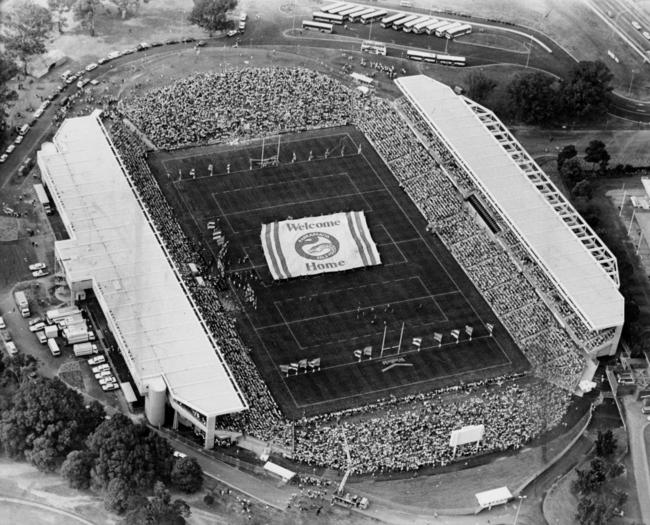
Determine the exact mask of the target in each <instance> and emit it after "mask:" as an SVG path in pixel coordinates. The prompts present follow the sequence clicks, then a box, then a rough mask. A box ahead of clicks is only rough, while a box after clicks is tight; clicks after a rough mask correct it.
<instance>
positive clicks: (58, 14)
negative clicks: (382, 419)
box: [47, 0, 75, 34]
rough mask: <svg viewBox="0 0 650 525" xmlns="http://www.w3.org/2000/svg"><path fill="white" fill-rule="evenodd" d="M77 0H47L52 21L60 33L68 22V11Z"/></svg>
mask: <svg viewBox="0 0 650 525" xmlns="http://www.w3.org/2000/svg"><path fill="white" fill-rule="evenodd" d="M74 3H75V0H47V5H48V7H49V8H50V12H51V13H52V21H53V22H54V23H55V24H56V27H57V29H58V31H59V34H61V33H63V29H64V28H65V24H66V12H67V11H68V10H69V9H70V8H71V7H72V6H73V5H74Z"/></svg>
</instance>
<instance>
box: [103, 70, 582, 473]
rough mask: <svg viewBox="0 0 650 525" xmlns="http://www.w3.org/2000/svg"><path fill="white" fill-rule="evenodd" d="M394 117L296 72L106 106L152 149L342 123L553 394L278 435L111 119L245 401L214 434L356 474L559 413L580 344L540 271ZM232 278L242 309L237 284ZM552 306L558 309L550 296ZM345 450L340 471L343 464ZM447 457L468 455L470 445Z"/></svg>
mask: <svg viewBox="0 0 650 525" xmlns="http://www.w3.org/2000/svg"><path fill="white" fill-rule="evenodd" d="M397 109H398V111H396V110H395V107H394V106H393V105H391V104H390V103H388V102H386V101H384V100H380V99H374V98H370V99H368V98H360V97H359V96H358V94H356V93H355V92H354V90H351V89H348V88H346V87H344V86H343V85H341V84H339V83H338V82H335V81H334V80H332V79H330V78H329V77H326V76H323V75H321V74H319V73H315V72H313V71H309V70H306V69H300V68H268V69H260V68H250V69H242V70H237V71H232V72H228V73H222V74H200V75H196V76H194V77H191V78H188V79H184V80H180V81H178V82H176V83H174V84H172V85H170V86H166V87H161V88H159V89H157V90H154V91H152V92H150V93H148V94H147V95H145V96H141V97H137V98H135V99H131V100H127V101H125V102H123V103H120V106H119V111H121V112H122V113H123V114H124V115H126V116H128V118H129V119H130V120H131V121H132V122H133V123H134V124H135V125H136V126H137V127H138V128H139V130H140V131H141V132H143V133H144V134H145V135H146V136H148V138H149V139H151V140H152V141H153V142H154V143H155V144H157V145H158V146H159V147H162V148H165V149H174V148H179V147H184V146H187V145H190V144H196V143H205V142H207V141H220V142H229V141H234V140H237V139H240V138H249V137H250V138H253V137H259V136H262V135H264V134H269V133H278V132H282V131H300V130H304V129H313V128H318V127H330V126H336V125H342V124H349V123H354V124H356V125H357V126H358V127H359V128H360V129H361V130H362V131H363V132H364V134H365V135H366V137H367V138H368V139H369V140H370V141H371V143H372V144H373V146H374V147H375V150H376V151H377V153H378V154H379V155H380V156H381V157H382V158H383V159H384V161H385V162H386V164H387V165H388V166H389V167H390V168H391V170H392V172H393V174H394V175H395V177H396V178H397V180H398V182H399V185H400V187H401V188H402V189H403V190H404V191H405V192H406V193H407V194H408V195H409V196H410V198H411V199H412V200H413V202H414V203H415V205H416V206H417V207H418V209H419V210H420V212H421V213H422V214H423V216H424V217H425V218H426V220H427V222H428V224H429V228H428V229H429V230H430V231H432V232H435V233H436V235H438V236H439V237H440V239H441V240H442V241H443V242H444V243H445V244H446V245H447V246H448V248H449V249H450V251H451V253H452V254H453V255H454V257H455V258H456V259H457V260H458V262H459V263H460V264H461V266H462V267H463V268H464V269H465V270H466V272H467V274H468V275H469V276H470V278H471V279H472V280H473V282H474V283H475V284H476V286H477V288H478V289H479V291H481V292H482V293H483V295H484V297H486V300H488V302H489V303H490V304H491V305H492V307H493V308H494V310H495V312H496V313H497V314H498V315H499V317H500V319H501V320H502V322H503V324H504V325H505V326H506V328H507V329H508V330H509V331H510V333H511V334H512V335H513V337H514V338H515V339H516V340H517V342H518V343H519V345H520V347H521V348H522V350H523V352H524V353H525V355H526V356H527V358H528V359H529V361H530V362H531V363H532V365H533V367H534V369H535V371H536V372H537V374H538V375H539V376H541V377H543V378H546V379H547V380H549V381H551V382H553V383H555V384H557V385H559V386H562V387H563V388H564V389H565V390H560V389H552V388H548V385H547V384H545V383H544V382H542V381H538V380H536V379H532V378H531V379H526V380H524V381H520V382H518V381H512V380H511V379H510V378H501V379H500V380H498V381H497V380H485V381H481V382H478V383H475V384H472V385H469V386H468V385H458V386H455V387H451V388H448V389H445V390H444V391H436V392H429V393H427V394H419V395H417V396H409V397H407V398H402V399H395V398H390V399H388V400H382V401H379V402H376V403H373V404H371V405H366V406H363V407H358V408H355V409H350V410H347V411H343V412H338V413H333V414H328V415H324V416H317V417H313V418H310V419H303V420H302V421H301V422H300V424H299V425H298V426H297V428H295V431H294V432H291V429H292V426H291V424H290V423H289V422H287V421H286V420H285V419H284V418H283V416H282V414H281V413H280V410H279V409H278V407H277V405H276V403H275V401H274V400H273V398H272V396H271V394H270V392H269V390H268V388H267V386H266V385H265V383H264V381H263V380H262V378H261V376H260V375H259V372H258V371H257V369H256V367H255V365H254V363H253V362H252V360H251V358H250V356H249V349H248V348H246V346H245V345H244V344H243V343H242V341H241V339H240V338H239V336H238V334H237V331H236V330H235V327H234V324H233V321H232V319H231V317H230V316H228V315H226V314H225V312H224V309H223V307H222V305H221V302H220V299H219V293H218V291H217V290H218V287H217V286H216V284H217V283H216V282H215V281H214V279H215V278H214V277H211V276H210V275H206V276H205V279H206V281H207V282H208V284H210V286H198V285H197V284H196V281H195V279H194V278H193V276H192V275H191V273H190V272H189V270H188V269H187V263H188V262H195V263H196V264H198V265H199V266H200V267H209V265H210V262H209V261H206V260H204V259H203V256H202V255H201V251H200V248H199V247H198V246H195V245H193V244H192V242H191V241H189V240H188V239H187V237H186V236H185V235H184V234H183V232H182V230H181V228H180V226H179V224H178V223H177V222H176V220H175V218H174V213H173V211H172V209H171V207H170V206H169V205H168V204H167V202H166V200H165V198H164V197H163V195H162V192H161V190H160V188H159V187H158V185H157V183H156V181H155V179H154V178H153V175H152V174H151V172H150V171H149V168H148V166H147V163H146V161H145V156H146V154H145V152H144V149H143V147H142V146H141V144H140V142H139V141H138V139H136V138H135V136H134V135H132V134H131V133H130V132H128V131H127V130H126V129H125V128H124V127H123V126H122V125H121V124H120V123H119V122H116V123H115V124H114V125H113V129H112V135H113V139H114V141H115V143H116V145H117V147H118V150H119V151H120V154H121V156H122V159H123V161H124V163H125V165H126V168H127V170H128V172H129V174H130V176H131V178H132V180H133V183H134V185H135V187H136V188H137V191H138V193H139V196H140V198H141V200H142V201H143V203H144V206H145V208H146V209H147V210H148V213H149V215H150V216H151V218H152V220H153V221H154V222H155V223H156V226H157V229H158V231H159V232H160V233H161V235H162V237H163V240H164V243H165V245H166V248H167V250H168V252H169V254H170V256H171V258H172V259H173V260H174V262H175V265H176V268H177V270H178V272H179V274H180V275H181V277H182V279H183V281H184V282H185V284H186V286H187V288H188V290H189V292H190V294H191V296H192V298H193V300H194V301H195V303H196V304H197V305H198V306H199V308H200V311H201V313H202V315H203V317H204V318H205V319H206V321H207V323H208V325H209V326H210V329H211V330H212V332H213V335H214V336H215V338H216V340H217V341H218V344H219V345H220V352H221V354H222V355H223V358H224V359H225V361H226V362H227V364H228V365H229V368H230V369H231V370H232V373H233V374H234V376H235V378H236V380H237V382H238V383H239V385H240V387H241V388H242V390H243V392H244V395H245V396H246V399H247V401H248V402H249V406H250V409H249V410H247V411H245V412H243V413H241V414H237V415H231V416H225V417H222V418H219V421H218V422H217V425H218V427H219V428H224V429H230V430H235V431H243V432H245V433H246V434H249V435H253V436H255V437H258V438H260V439H263V440H267V441H271V440H273V439H274V438H275V439H276V440H277V436H281V437H280V442H282V443H284V444H286V443H288V442H290V441H291V442H292V443H293V448H294V457H295V458H296V459H298V460H301V461H304V462H306V463H309V464H312V465H318V466H327V467H331V468H334V469H342V470H345V469H346V468H348V467H350V466H351V467H352V469H353V471H354V472H357V473H369V472H373V473H377V472H384V471H387V470H411V469H417V468H420V467H422V466H426V465H432V466H436V465H445V464H447V463H449V461H451V459H452V458H451V449H450V448H449V447H448V439H449V432H450V431H451V430H453V429H456V428H459V427H461V426H463V425H469V424H477V423H484V424H485V425H486V435H485V439H484V441H483V442H482V444H481V446H480V451H481V452H488V451H497V450H506V449H512V448H519V447H521V446H523V445H524V444H525V443H526V442H527V441H529V440H530V439H531V438H534V437H535V436H538V435H539V434H540V433H542V432H544V431H545V430H548V429H550V428H551V427H553V426H554V425H556V424H557V423H558V421H559V419H561V417H562V416H563V415H564V413H565V412H566V407H567V404H568V401H569V397H570V396H569V394H568V393H567V390H568V391H571V390H573V388H575V386H576V384H577V380H578V379H579V377H580V374H581V371H582V368H583V365H584V360H583V357H582V354H581V350H580V348H579V347H578V346H577V345H576V343H575V342H574V341H572V339H571V337H569V335H568V334H567V331H566V330H564V329H562V327H561V326H560V325H559V324H558V323H557V321H556V320H555V318H554V316H553V315H552V314H551V313H550V310H548V308H547V307H546V306H545V304H544V302H543V301H542V300H541V299H540V296H539V295H538V294H539V292H540V291H539V288H538V287H537V281H536V280H535V279H541V278H540V277H539V275H537V274H535V275H536V277H531V276H530V275H529V274H530V273H532V272H535V270H537V273H538V274H541V275H542V276H543V275H544V274H543V272H541V271H540V270H539V268H537V267H536V265H534V264H533V262H532V261H530V259H528V260H526V258H525V253H526V252H525V250H524V249H523V246H521V245H520V243H519V242H518V241H517V238H516V236H514V235H513V234H512V233H511V232H509V230H508V228H507V227H505V225H504V235H503V237H502V239H501V240H502V241H503V243H497V242H494V241H493V240H492V239H491V238H490V236H489V235H488V234H487V233H486V232H485V230H483V229H482V228H481V227H480V226H479V225H478V224H477V222H476V220H475V219H474V218H473V217H472V216H471V214H470V213H469V212H468V211H467V208H466V207H465V205H464V198H465V197H467V195H468V194H470V193H472V192H476V188H475V187H474V184H473V182H472V180H471V178H470V177H469V176H468V174H467V172H466V171H465V170H464V169H463V168H462V166H461V165H460V163H459V161H458V160H457V159H456V158H455V157H454V156H453V155H452V154H451V153H450V152H449V151H448V149H447V148H446V147H445V146H444V144H442V142H441V141H440V139H439V138H438V137H437V136H436V135H435V134H434V133H433V132H432V131H431V130H430V129H429V128H428V127H427V126H426V125H425V124H424V123H423V121H422V119H421V118H420V117H419V115H417V113H416V112H415V110H414V109H413V108H412V107H411V106H410V104H408V103H405V102H404V101H403V100H402V101H398V104H397ZM400 112H401V113H402V114H406V115H407V116H408V120H406V119H405V118H403V117H402V116H401V115H400ZM418 138H419V139H420V140H418ZM486 208H488V209H490V206H489V204H486ZM497 219H498V217H497ZM504 246H505V247H507V248H508V249H505V248H504ZM522 251H523V253H522ZM530 268H532V269H530ZM542 282H543V284H545V285H549V284H550V283H548V282H545V281H542ZM240 284H241V286H242V287H243V288H244V289H245V290H246V293H248V294H249V295H250V296H251V301H253V300H254V294H253V292H252V290H253V288H254V286H253V287H251V282H249V281H246V280H244V281H242V282H241V283H240ZM252 284H253V285H254V282H253V283H252ZM249 287H250V288H251V291H250V292H249V290H248V289H249ZM542 292H543V293H550V291H549V290H542ZM554 300H555V301H556V302H559V304H560V307H559V308H562V307H563V308H565V309H568V311H569V313H571V312H572V310H571V309H570V307H569V306H568V305H566V304H563V303H562V300H561V299H560V298H558V297H556V298H555V299H554ZM576 332H579V330H578V329H577V328H576ZM580 334H582V332H580ZM588 335H589V334H588ZM581 336H582V337H583V339H584V337H585V336H584V334H583V335H581ZM590 336H591V340H593V334H590ZM289 436H290V437H289ZM345 443H347V445H345ZM346 448H347V450H349V452H350V455H351V460H352V465H348V464H347V462H348V460H347V454H346ZM459 452H460V453H461V454H470V453H473V452H472V451H471V449H470V448H466V449H462V450H460V451H459Z"/></svg>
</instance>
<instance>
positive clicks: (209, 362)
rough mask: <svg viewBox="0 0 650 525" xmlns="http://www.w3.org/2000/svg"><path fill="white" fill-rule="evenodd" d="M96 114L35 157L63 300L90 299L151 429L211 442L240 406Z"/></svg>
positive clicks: (70, 122)
mask: <svg viewBox="0 0 650 525" xmlns="http://www.w3.org/2000/svg"><path fill="white" fill-rule="evenodd" d="M99 115H100V111H99V110H97V111H95V112H93V113H92V114H91V115H89V116H85V117H78V118H72V119H67V120H66V121H65V122H64V123H63V124H62V126H61V127H60V129H59V131H58V132H57V133H56V135H55V136H54V138H53V141H52V143H45V144H44V145H43V147H42V148H41V150H40V151H39V152H38V165H39V167H40V170H41V173H42V177H43V182H44V183H45V185H46V186H47V188H48V189H49V191H50V193H51V195H52V198H53V201H54V203H55V205H56V207H57V210H58V212H59V214H60V216H61V218H62V221H63V223H64V225H65V228H66V230H67V232H68V235H69V237H70V238H69V239H67V240H61V241H57V242H56V243H55V254H56V258H57V263H58V264H60V266H61V267H62V268H63V270H64V272H65V276H66V280H67V282H68V285H69V286H70V289H71V291H72V295H73V298H75V299H83V298H84V297H85V294H86V291H87V290H89V289H91V290H92V291H93V292H94V295H95V296H96V298H97V300H98V302H99V304H100V305H101V307H102V310H103V312H104V315H105V317H106V320H107V323H108V326H109V327H110V329H111V331H112V333H113V335H114V337H115V340H116V341H117V343H118V345H119V348H120V351H121V353H122V355H123V356H124V359H125V361H126V364H127V366H128V368H129V371H130V373H131V375H132V377H133V380H134V382H135V385H136V387H137V389H138V391H139V392H140V394H141V395H143V396H145V398H146V400H145V409H146V412H147V416H148V417H149V420H150V421H151V422H152V423H153V424H160V423H162V421H163V419H164V404H165V403H164V400H165V395H164V393H165V391H166V399H167V401H168V402H169V404H170V405H171V406H172V408H173V409H174V411H175V416H174V417H175V421H174V423H175V424H177V423H178V420H179V418H181V420H182V421H183V422H184V423H188V422H189V423H191V424H192V425H193V426H194V427H195V430H196V431H197V432H200V433H201V434H202V435H204V437H205V446H206V447H210V448H211V447H212V445H213V442H214V432H215V423H214V422H215V418H216V417H217V416H220V415H223V414H230V413H234V412H239V411H242V410H245V409H247V408H248V405H247V402H246V400H245V399H244V396H243V394H242V392H241V390H240V388H239V386H238V385H237V382H236V381H235V379H234V377H233V375H232V373H231V371H230V369H229V367H228V365H227V364H226V362H225V361H224V359H223V356H222V355H221V352H220V350H219V347H218V345H217V343H216V342H215V340H214V339H213V337H212V335H211V334H210V332H209V330H208V328H207V325H206V323H205V320H204V319H203V318H202V316H201V314H200V312H199V310H198V308H197V307H196V305H195V304H194V302H193V300H192V298H191V296H190V294H189V293H188V291H187V289H186V287H185V285H184V283H183V281H182V279H181V277H180V275H179V272H178V271H177V269H176V268H175V266H174V263H173V261H172V259H171V258H170V257H169V255H168V254H167V252H166V250H165V248H164V246H163V245H162V243H161V241H160V237H159V234H158V233H157V231H156V228H155V226H154V224H153V222H152V221H151V220H150V217H149V215H148V213H147V211H146V209H145V208H144V206H143V205H142V203H141V202H140V201H139V197H138V196H137V194H136V193H135V191H134V189H133V187H132V183H131V181H130V178H129V175H128V174H127V172H126V170H125V169H124V168H123V166H122V165H121V162H120V160H119V157H118V156H117V155H116V151H115V149H114V147H113V145H112V143H111V140H110V138H109V137H108V135H107V133H106V131H105V129H104V127H103V125H102V123H101V121H100V119H99Z"/></svg>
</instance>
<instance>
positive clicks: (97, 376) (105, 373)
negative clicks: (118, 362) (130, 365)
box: [95, 370, 113, 379]
mask: <svg viewBox="0 0 650 525" xmlns="http://www.w3.org/2000/svg"><path fill="white" fill-rule="evenodd" d="M111 375H113V374H111V371H110V370H102V371H101V372H97V373H96V374H95V379H101V378H102V377H108V376H111Z"/></svg>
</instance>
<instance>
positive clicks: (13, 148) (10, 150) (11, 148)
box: [7, 144, 16, 155]
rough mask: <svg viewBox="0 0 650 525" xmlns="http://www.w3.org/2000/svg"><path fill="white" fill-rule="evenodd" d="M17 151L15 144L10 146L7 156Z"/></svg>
mask: <svg viewBox="0 0 650 525" xmlns="http://www.w3.org/2000/svg"><path fill="white" fill-rule="evenodd" d="M15 149H16V145H15V144H9V147H8V148H7V155H9V154H10V153H11V152H12V151H13V150H15Z"/></svg>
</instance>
